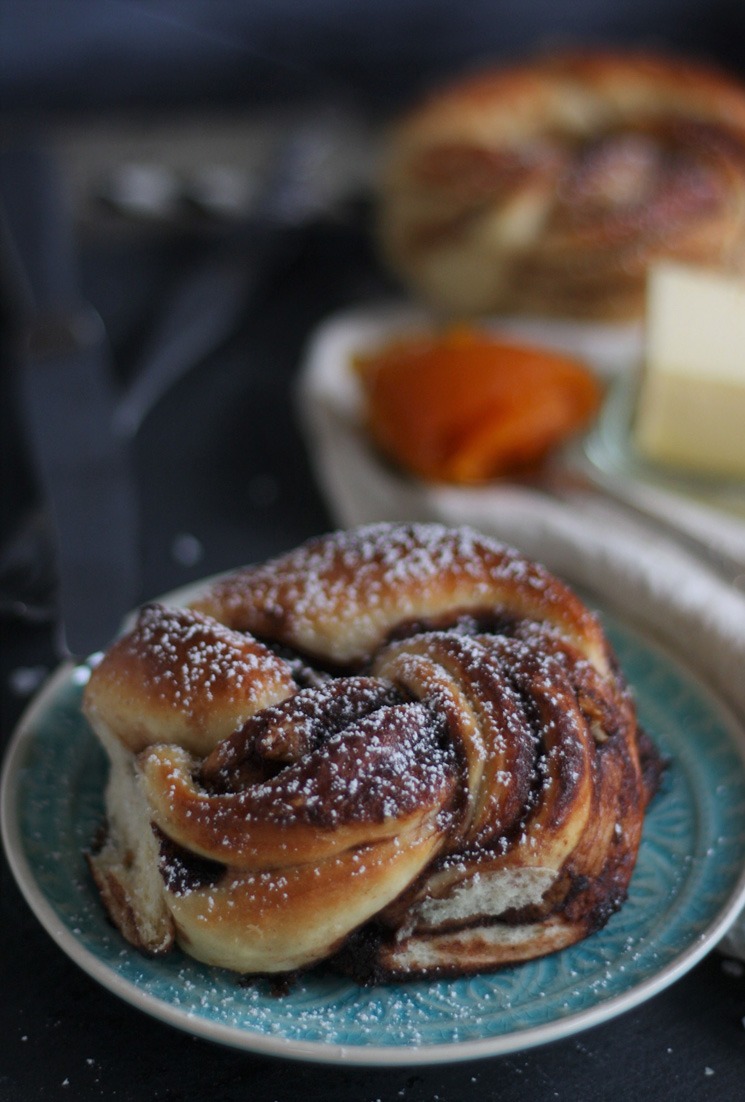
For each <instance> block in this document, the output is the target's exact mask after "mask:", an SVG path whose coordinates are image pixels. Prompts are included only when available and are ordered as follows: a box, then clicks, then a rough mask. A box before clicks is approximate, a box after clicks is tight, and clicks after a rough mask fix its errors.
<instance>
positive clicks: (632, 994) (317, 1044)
mask: <svg viewBox="0 0 745 1102" xmlns="http://www.w3.org/2000/svg"><path fill="white" fill-rule="evenodd" d="M210 580H211V579H201V580H200V581H198V582H195V583H192V584H188V585H186V586H184V587H181V588H179V589H177V590H174V591H172V592H171V593H169V594H166V595H164V596H163V597H161V598H158V600H160V601H163V602H172V603H175V602H176V601H178V602H179V603H185V602H186V601H188V600H191V599H193V597H194V596H195V595H196V594H197V593H199V592H200V591H201V590H202V589H203V588H204V586H205V585H207V584H209V582H210ZM596 604H598V603H597V602H596ZM598 607H599V608H600V606H599V605H598ZM600 611H601V613H602V608H600ZM607 611H608V612H609V613H610V614H611V615H612V616H613V617H614V618H615V619H616V620H617V621H618V623H619V624H620V625H621V626H622V627H623V628H624V629H625V630H627V631H629V632H631V633H633V635H634V636H635V637H636V638H637V639H639V640H640V641H642V642H643V643H644V645H646V646H648V647H651V648H652V649H653V650H656V651H658V652H659V653H661V654H662V655H663V656H664V657H665V658H666V659H667V660H668V661H669V662H672V663H673V665H674V666H675V667H677V669H678V670H679V671H683V672H684V673H685V676H686V679H687V680H690V682H691V683H693V685H694V686H695V689H696V691H697V692H698V693H699V694H700V695H702V696H703V697H704V699H705V701H706V703H707V705H708V706H710V707H712V708H713V709H714V710H715V712H716V714H717V715H718V717H719V719H720V720H721V721H722V724H723V727H724V728H725V730H726V732H727V736H728V738H729V742H730V744H731V745H732V747H733V748H734V749H735V751H736V752H737V753H738V756H739V758H740V761H741V764H742V767H743V772H744V773H745V725H743V723H742V722H741V721H740V720H739V719H738V717H737V716H736V715H735V714H734V712H733V711H732V709H731V708H730V707H729V705H728V704H727V702H726V701H724V700H722V699H721V697H720V696H719V695H718V694H717V693H716V691H715V690H714V689H713V688H712V687H710V686H709V685H707V684H705V683H704V682H703V680H702V679H701V678H700V677H699V675H698V674H697V673H696V672H695V671H694V670H692V669H691V668H690V667H689V666H688V665H687V663H685V662H684V661H682V660H681V659H680V658H679V657H678V656H677V655H675V654H674V653H673V652H672V651H671V650H670V649H669V648H668V647H666V646H665V645H664V644H661V643H659V642H658V641H657V640H656V639H653V638H650V637H649V636H648V635H647V634H645V632H644V631H643V630H642V629H640V628H638V627H637V626H636V625H634V624H631V623H629V622H628V621H627V620H625V619H624V618H623V616H622V615H619V614H618V612H616V611H615V610H613V609H611V608H607ZM128 619H129V618H127V619H126V620H125V624H126V623H127V620H128ZM95 657H96V656H95V655H94V656H91V657H90V658H89V659H87V660H86V661H83V662H78V663H75V662H73V661H65V662H62V663H61V664H60V665H59V666H58V667H57V668H56V669H55V670H54V671H53V672H52V673H51V675H50V676H49V678H48V679H47V680H46V681H45V683H44V685H43V686H42V687H41V689H40V690H39V692H38V693H37V694H36V695H35V697H34V698H33V699H32V700H31V701H30V702H29V704H28V706H27V707H26V709H25V710H24V711H23V713H22V715H21V717H20V719H19V721H18V723H17V725H16V729H15V731H14V733H13V735H12V737H11V740H10V743H9V744H8V747H7V750H6V752H5V755H4V761H3V765H2V773H1V774H0V837H2V841H3V845H4V848H5V853H6V858H7V860H8V865H9V867H10V870H11V872H12V874H13V877H14V879H15V882H16V884H17V886H18V888H19V890H20V892H21V895H22V896H23V897H24V899H25V901H26V903H27V904H28V906H29V908H30V909H31V911H32V913H33V914H34V916H35V917H36V919H37V920H38V921H39V923H40V924H41V926H42V927H43V928H44V930H45V931H46V932H47V933H48V934H49V935H50V936H51V938H52V940H53V941H54V942H55V943H56V944H57V946H58V947H59V948H60V949H61V950H62V951H63V952H64V953H65V954H66V955H67V956H68V957H69V959H71V960H72V961H73V962H74V963H75V964H76V965H77V966H78V967H80V968H81V969H82V970H83V971H84V972H85V973H86V974H87V975H88V976H89V977H90V978H91V979H93V980H94V981H95V982H97V983H98V984H100V986H102V987H103V988H105V989H106V990H108V991H109V992H110V993H112V994H113V995H115V996H117V997H118V998H121V999H122V1001H123V1002H125V1003H127V1004H128V1005H130V1006H132V1007H134V1008H135V1009H137V1010H139V1011H141V1012H143V1013H145V1014H148V1015H150V1016H151V1017H153V1018H155V1019H157V1020H159V1021H161V1022H163V1023H165V1024H167V1025H169V1026H171V1027H172V1028H176V1029H179V1030H181V1031H182V1032H187V1033H189V1034H191V1035H193V1036H198V1037H200V1038H202V1039H204V1040H208V1041H211V1042H213V1043H217V1044H221V1045H223V1046H227V1047H231V1048H234V1049H239V1050H242V1051H244V1052H250V1053H254V1054H256V1055H260V1056H268V1057H275V1058H282V1059H290V1060H296V1061H305V1062H309V1063H317V1064H327V1065H337V1066H339V1065H350V1066H360V1067H371V1066H376V1067H389V1068H394V1067H405V1066H417V1065H419V1066H428V1065H432V1066H433V1065H436V1064H447V1063H461V1062H463V1061H466V1060H476V1059H486V1058H489V1057H493V1056H503V1055H508V1054H511V1053H515V1052H522V1051H527V1050H528V1049H532V1048H536V1047H539V1046H541V1045H544V1044H548V1043H550V1042H553V1041H559V1040H562V1039H564V1038H566V1037H569V1036H573V1035H575V1034H578V1033H581V1032H584V1031H585V1030H587V1029H591V1028H593V1027H595V1026H599V1025H602V1024H604V1023H605V1022H608V1021H610V1020H612V1019H613V1018H615V1017H618V1016H619V1015H620V1014H622V1013H625V1012H626V1011H629V1010H632V1009H633V1008H634V1007H636V1006H639V1005H641V1004H642V1003H644V1002H646V1001H647V1000H648V999H650V998H652V997H654V996H655V995H657V994H659V993H660V992H661V991H663V990H665V989H666V988H667V987H669V986H671V985H672V984H673V983H674V982H675V981H676V980H678V979H680V978H681V977H682V976H683V975H685V974H686V973H687V972H688V971H690V970H691V969H692V968H693V967H694V966H695V965H696V964H697V963H698V962H699V961H700V960H701V959H703V957H704V956H706V955H707V954H708V953H709V952H711V951H712V950H713V949H714V948H715V947H716V944H717V943H718V942H719V941H720V940H721V939H722V938H723V937H724V935H725V934H726V932H727V930H728V929H729V927H730V926H731V925H732V923H733V922H734V921H735V919H736V917H737V915H738V913H739V912H740V911H741V910H742V909H743V907H745V866H744V867H743V868H742V869H741V871H740V875H739V877H738V879H737V882H736V884H735V886H734V888H733V890H732V892H731V894H730V896H729V897H728V899H727V900H726V902H725V903H724V904H723V905H722V906H721V907H720V909H719V911H718V912H717V913H716V914H715V915H714V917H713V918H712V919H711V921H710V922H709V923H708V924H707V926H706V927H705V929H704V930H703V931H702V932H700V933H699V934H697V935H696V937H695V939H694V940H693V941H692V942H691V944H689V945H688V947H687V948H686V949H684V950H682V951H681V952H679V953H678V954H677V955H676V956H675V957H674V958H673V959H672V960H670V961H669V962H668V963H667V964H666V965H665V966H664V967H662V968H661V969H660V970H659V971H656V972H654V973H652V974H651V975H650V976H648V977H647V978H646V979H644V980H642V981H641V982H640V983H638V984H636V985H635V986H633V987H631V988H630V989H628V990H627V991H624V992H622V993H621V994H619V995H616V996H614V997H613V998H610V999H607V1000H605V1001H604V1002H602V1003H599V1004H596V1005H595V1006H591V1007H586V1008H584V1009H582V1010H578V1011H576V1012H575V1013H571V1014H569V1015H567V1016H566V1017H564V1018H555V1019H553V1020H552V1021H550V1022H544V1023H542V1024H540V1025H538V1026H530V1027H528V1028H526V1029H522V1030H518V1031H515V1032H511V1033H506V1034H499V1035H497V1036H491V1037H481V1038H476V1039H473V1040H467V1041H452V1042H444V1043H436V1044H429V1045H428V1044H422V1045H411V1044H409V1045H391V1046H387V1045H375V1044H370V1045H367V1044H359V1043H348V1044H340V1043H338V1042H334V1043H332V1042H327V1041H323V1040H318V1041H302V1040H293V1039H291V1038H287V1037H275V1036H267V1035H265V1034H262V1033H260V1032H258V1031H256V1030H252V1029H243V1028H239V1027H237V1026H230V1025H226V1024H224V1023H220V1022H215V1021H212V1020H209V1019H206V1018H202V1017H199V1016H197V1015H193V1014H190V1013H189V1012H188V1011H185V1010H182V1009H180V1008H178V1007H174V1006H173V1005H172V1004H171V1003H169V1002H167V1001H165V1000H163V999H161V998H159V997H157V996H155V995H151V994H148V993H147V992H143V991H142V990H141V989H140V988H138V986H137V984H136V983H135V982H134V981H132V980H130V979H127V978H124V977H122V976H120V975H118V974H117V973H116V972H114V971H112V970H111V969H110V968H109V967H108V966H107V965H106V964H105V963H103V962H102V961H101V960H100V959H99V958H98V957H97V956H96V954H95V953H94V952H92V951H91V950H90V949H88V948H87V947H86V946H84V945H83V944H81V943H80V942H79V941H78V940H77V939H76V937H75V935H74V933H73V931H72V930H71V929H70V928H69V927H68V926H67V925H66V924H65V923H64V922H63V921H62V919H61V918H60V917H59V916H58V915H57V913H56V911H55V909H54V907H53V906H52V904H51V903H50V902H49V900H48V899H47V897H46V895H45V894H44V892H43V890H42V889H41V887H40V886H39V884H38V882H37V879H36V877H35V875H34V873H33V870H32V868H31V865H30V863H29V861H28V859H27V856H26V852H25V847H24V843H23V837H22V832H21V828H20V815H19V811H20V808H19V799H18V786H17V784H15V783H14V782H15V781H16V778H17V775H18V772H19V770H20V769H21V768H22V767H23V764H24V761H25V756H26V754H27V753H28V752H29V751H30V749H31V747H32V746H33V741H34V736H35V730H34V726H35V723H36V721H37V719H38V718H39V717H40V716H41V715H43V714H44V712H45V711H46V710H47V708H48V706H49V704H50V702H51V701H52V700H54V698H55V696H56V694H57V693H58V692H59V691H60V690H61V689H62V687H63V686H64V685H65V684H67V683H68V682H69V681H71V679H72V678H73V676H74V674H75V671H76V670H77V669H81V668H85V667H86V666H89V665H90V663H91V662H92V661H94V660H95ZM133 952H134V950H133Z"/></svg>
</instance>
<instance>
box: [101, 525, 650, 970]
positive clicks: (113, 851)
mask: <svg viewBox="0 0 745 1102" xmlns="http://www.w3.org/2000/svg"><path fill="white" fill-rule="evenodd" d="M231 671H232V672H231ZM123 701H126V704H125V705H123V703H122V702H123ZM84 707H85V712H86V715H87V716H88V718H89V720H90V722H91V724H92V725H93V727H94V728H95V730H96V731H97V732H98V734H99V735H100V736H101V738H102V740H103V742H104V744H105V746H106V747H107V750H108V751H109V754H110V756H111V760H112V771H111V780H110V782H109V789H108V793H107V812H108V820H109V823H108V826H109V830H108V837H107V839H106V842H105V844H104V846H103V848H102V849H101V850H100V851H99V852H98V853H97V854H95V855H94V856H92V858H91V867H92V869H93V874H94V877H95V878H96V881H97V883H98V885H99V888H100V890H101V894H102V897H103V899H104V902H105V903H106V905H107V907H108V909H109V912H110V913H111V915H112V917H113V918H114V921H115V922H116V923H117V925H118V926H119V928H120V929H121V930H122V932H123V933H124V935H125V936H126V937H128V938H129V939H130V940H131V941H132V942H133V943H134V944H136V945H138V946H140V947H141V948H144V949H146V950H147V951H149V952H162V951H165V950H166V949H168V948H169V947H170V946H171V944H172V943H173V941H174V940H177V941H178V942H179V944H180V945H181V946H182V947H183V948H184V949H185V950H186V951H187V952H188V953H190V954H191V955H193V956H195V957H196V958H198V959H199V960H203V961H206V962H207V963H210V964H215V965H220V966H223V967H227V968H230V969H234V970H235V971H237V972H241V973H270V972H274V973H277V972H280V973H281V972H289V971H293V970H297V969H301V968H307V967H310V966H312V965H313V964H315V963H317V962H318V961H321V960H324V959H331V960H332V961H333V963H334V964H335V966H336V967H338V968H343V969H346V970H348V971H351V972H352V973H353V974H354V975H356V976H357V977H358V978H360V979H361V980H362V981H370V980H376V981H377V980H380V979H385V978H389V977H407V976H421V975H429V974H459V973H466V972H473V971H476V970H480V969H489V968H495V967H497V966H499V965H502V964H505V963H507V962H513V961H521V960H527V959H530V958H532V957H535V956H539V955H541V954H544V953H548V952H552V951H553V950H555V949H558V948H561V947H562V946H566V945H570V944H572V943H573V942H575V941H577V940H579V939H580V938H583V937H585V936H586V935H587V934H588V933H590V932H592V931H593V930H595V929H597V928H599V927H600V926H602V925H603V924H604V923H605V921H606V920H607V918H608V917H609V915H610V914H611V913H612V912H613V911H614V910H615V909H617V908H618V907H619V906H620V905H621V903H622V902H623V899H624V898H625V895H626V891H627V887H628V883H629V879H630V877H631V873H632V869H633V866H634V862H635V859H636V853H637V849H638V846H639V840H640V833H641V827H642V820H643V814H644V809H645V807H646V804H647V802H648V800H649V798H650V796H651V794H652V792H653V790H654V788H655V785H656V780H657V776H658V773H659V759H658V757H657V755H656V754H655V751H654V750H653V748H652V747H651V746H650V745H649V743H648V741H647V740H646V739H645V738H644V736H643V735H641V733H640V732H639V729H638V727H637V724H636V719H635V713H634V707H633V702H632V699H631V696H630V695H629V692H628V691H627V689H626V687H625V685H624V682H623V680H622V677H621V675H620V674H619V672H618V670H617V666H616V662H615V660H614V657H613V654H612V652H611V650H610V647H609V644H608V642H607V640H606V638H605V636H604V634H603V632H602V629H601V627H600V625H599V622H598V621H597V619H596V618H595V617H594V616H593V615H592V614H591V613H590V612H589V610H588V609H587V608H586V607H585V606H584V604H583V603H582V602H581V601H580V600H579V599H578V598H577V597H576V596H575V595H574V594H573V593H571V592H570V591H569V590H568V589H567V588H566V587H565V586H564V585H562V584H561V583H560V582H559V581H558V580H557V579H556V578H554V577H553V576H552V575H550V574H549V573H548V572H547V571H546V570H545V569H543V568H542V567H540V566H538V565H536V564H535V563H532V562H529V561H527V560H525V559H524V558H523V557H521V556H520V555H519V554H518V553H517V552H515V551H513V550H511V549H508V548H505V547H503V546H502V545H500V544H497V543H495V542H493V541H491V540H489V539H487V538H485V537H483V536H481V535H478V534H477V533H475V532H473V531H471V530H467V529H447V528H444V527H442V526H439V525H408V526H404V525H400V526H394V525H385V524H382V525H373V526H369V527H365V528H359V529H356V530H352V531H350V532H337V533H334V534H331V535H327V536H324V537H320V538H318V539H316V540H313V541H310V542H309V543H307V544H305V545H303V546H302V547H300V548H298V549H297V550H296V551H294V552H291V553H290V554H287V555H285V556H282V557H281V558H278V559H275V560H273V561H270V562H268V563H266V564H264V565H260V566H254V567H248V568H245V569H243V570H241V571H238V572H237V573H235V574H233V575H230V576H228V577H226V578H224V579H222V580H219V581H217V582H216V583H214V584H213V585H212V586H211V587H210V588H209V589H208V590H207V591H206V592H205V593H204V595H203V596H202V597H201V599H200V600H199V601H198V602H196V604H195V606H194V607H192V608H189V609H167V608H163V607H161V606H149V607H148V608H146V609H145V610H143V612H142V614H141V617H140V620H139V622H138V623H137V624H136V626H135V627H134V629H133V630H132V632H130V633H129V634H128V635H126V636H125V637H124V638H123V639H121V640H119V641H118V642H117V643H115V644H114V646H113V647H112V648H111V650H110V651H109V652H108V654H107V655H106V656H105V657H104V658H103V660H102V662H101V663H100V665H99V666H98V667H97V668H96V669H95V670H94V672H93V674H92V676H91V679H90V682H89V684H88V686H87V689H86V694H85V701H84ZM195 731H197V732H198V734H196V735H195Z"/></svg>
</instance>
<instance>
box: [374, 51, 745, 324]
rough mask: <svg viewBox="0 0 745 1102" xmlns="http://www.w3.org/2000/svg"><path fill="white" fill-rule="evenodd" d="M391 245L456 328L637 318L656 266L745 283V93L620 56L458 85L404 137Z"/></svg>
mask: <svg viewBox="0 0 745 1102" xmlns="http://www.w3.org/2000/svg"><path fill="white" fill-rule="evenodd" d="M379 236H380V241H381V247H382V249H383V253H384V256H385V257H386V258H387V260H388V262H389V263H390V264H391V265H392V266H393V268H394V269H395V270H396V271H397V272H398V273H399V274H400V275H401V277H402V278H403V280H404V281H405V282H406V283H407V284H408V285H410V286H411V287H412V288H414V289H415V290H416V291H417V292H418V293H420V294H421V295H423V296H424V297H425V298H426V299H429V300H430V301H431V302H432V303H433V304H434V305H436V306H439V307H440V308H442V309H444V310H446V311H447V312H450V313H456V314H463V313H483V312H506V311H517V312H533V313H536V314H554V315H556V314H558V315H564V316H575V317H595V318H628V317H635V316H639V314H640V312H641V309H642V303H643V285H644V279H645V276H646V271H647V269H648V267H649V265H650V263H652V262H653V261H654V260H655V259H657V258H660V257H669V258H677V259H681V260H687V261H690V262H696V263H701V264H708V265H714V266H721V267H725V268H731V269H732V270H735V271H743V270H745V87H743V86H742V84H740V83H739V82H738V81H736V80H735V79H733V78H730V77H728V76H726V75H724V74H721V73H719V72H717V71H715V70H713V69H711V68H708V67H706V66H704V65H699V64H696V63H693V62H689V61H683V60H679V59H675V58H670V57H663V56H656V55H653V54H650V53H627V54H623V53H613V52H595V53H593V52H585V53H568V54H558V55H547V56H546V57H543V58H538V59H536V60H534V61H531V62H526V63H523V64H520V65H516V66H514V67H505V68H503V69H497V70H493V71H490V72H485V73H480V74H476V75H474V76H471V77H467V78H465V79H463V80H462V81H456V82H454V83H453V84H452V85H451V86H450V87H448V88H445V89H442V90H440V91H438V92H436V93H434V94H433V95H432V96H430V97H429V98H428V99H427V100H426V101H425V102H424V103H423V104H421V105H420V106H418V107H416V108H414V109H413V110H412V111H410V112H409V113H408V114H407V115H406V116H405V117H404V118H403V119H402V120H401V121H400V123H399V124H398V125H397V126H396V127H395V128H394V129H393V131H392V133H391V137H390V142H389V147H388V151H387V157H386V165H385V170H384V175H383V179H382V182H381V201H380V219H379Z"/></svg>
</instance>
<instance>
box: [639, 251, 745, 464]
mask: <svg viewBox="0 0 745 1102" xmlns="http://www.w3.org/2000/svg"><path fill="white" fill-rule="evenodd" d="M634 439H635V443H636V446H637V448H638V449H639V452H640V453H641V454H642V455H643V456H644V457H645V458H647V459H649V460H651V461H653V462H656V463H663V464H667V465H670V466H674V467H677V468H680V469H683V470H687V471H690V472H694V473H695V472H700V473H704V474H716V475H725V476H729V477H735V478H743V479H745V279H733V278H731V277H728V276H724V275H721V274H720V273H714V272H710V271H704V270H702V269H695V268H689V267H684V266H682V265H678V264H668V263H665V264H660V265H658V266H656V267H655V268H654V269H653V270H652V272H651V273H650V277H649V282H648V289H647V335H646V363H645V369H644V373H643V376H642V380H641V386H640V390H639V398H638V402H637V409H636V417H635V424H634Z"/></svg>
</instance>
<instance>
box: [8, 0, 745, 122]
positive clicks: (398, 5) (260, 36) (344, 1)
mask: <svg viewBox="0 0 745 1102" xmlns="http://www.w3.org/2000/svg"><path fill="white" fill-rule="evenodd" d="M0 19H1V25H0V101H1V102H2V106H3V107H4V108H5V109H6V110H17V109H23V110H24V111H27V110H37V109H49V108H55V107H59V108H70V107H73V108H80V107H110V106H112V105H124V106H129V105H132V104H157V105H170V104H180V103H190V104H204V103H207V102H211V103H234V102H240V103H243V102H256V101H263V100H266V99H270V98H271V99H276V98H277V97H284V96H287V95H290V94H314V93H319V94H325V93H326V92H332V93H333V92H336V91H340V92H343V93H346V94H348V95H351V96H352V97H353V98H354V99H356V100H357V101H359V102H360V103H361V104H362V105H364V106H367V107H368V108H369V109H371V110H373V111H377V110H382V111H386V110H387V109H388V107H389V106H390V105H392V104H396V103H399V102H400V101H401V99H402V98H407V97H410V96H412V95H414V94H416V93H417V92H418V91H419V90H420V89H421V88H423V87H426V86H427V85H430V84H432V83H434V82H435V81H437V80H438V79H439V78H440V77H441V76H442V75H444V74H449V73H451V72H453V71H460V70H462V69H463V68H465V67H468V66H470V65H472V64H474V63H477V62H479V61H481V60H483V59H485V58H493V57H496V58H503V57H509V56H513V55H516V54H520V53H523V52H525V51H528V50H530V49H532V48H534V47H536V46H543V45H545V44H547V43H548V44H550V43H552V42H554V41H558V42H565V41H569V42H576V41H580V42H591V43H592V42H612V43H634V44H637V45H639V44H651V45H662V46H667V47H669V48H673V49H678V50H685V51H689V52H693V53H695V54H697V55H699V56H702V57H704V58H708V59H714V60H718V61H720V62H721V63H723V64H724V65H725V66H726V67H728V68H731V69H734V70H735V71H739V72H740V73H745V0H2V2H0Z"/></svg>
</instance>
